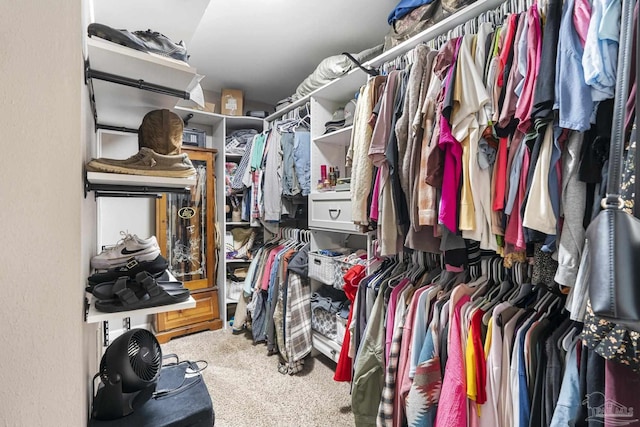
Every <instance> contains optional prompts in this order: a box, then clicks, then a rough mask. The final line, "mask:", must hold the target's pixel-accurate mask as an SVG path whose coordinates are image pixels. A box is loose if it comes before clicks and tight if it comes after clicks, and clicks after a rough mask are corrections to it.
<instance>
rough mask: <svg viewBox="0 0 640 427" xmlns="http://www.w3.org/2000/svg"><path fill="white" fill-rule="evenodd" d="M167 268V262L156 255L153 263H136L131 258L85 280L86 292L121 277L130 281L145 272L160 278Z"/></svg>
mask: <svg viewBox="0 0 640 427" xmlns="http://www.w3.org/2000/svg"><path fill="white" fill-rule="evenodd" d="M167 267H169V264H168V263H167V260H166V259H164V258H163V257H162V255H158V256H157V257H156V259H154V260H153V261H138V260H136V259H135V258H131V259H130V260H129V261H127V263H126V264H125V265H123V266H122V267H115V268H110V269H108V270H107V271H105V272H103V273H95V274H93V275H91V276H89V278H88V279H87V281H88V282H89V286H88V287H87V291H88V292H91V290H92V289H93V287H94V286H95V285H97V284H99V283H105V282H112V281H114V280H116V279H117V278H118V277H121V276H128V277H130V278H132V279H134V278H135V277H136V274H138V273H141V272H144V271H146V272H147V273H149V274H150V275H152V276H154V277H157V276H161V275H162V274H163V273H164V272H165V271H166V270H167Z"/></svg>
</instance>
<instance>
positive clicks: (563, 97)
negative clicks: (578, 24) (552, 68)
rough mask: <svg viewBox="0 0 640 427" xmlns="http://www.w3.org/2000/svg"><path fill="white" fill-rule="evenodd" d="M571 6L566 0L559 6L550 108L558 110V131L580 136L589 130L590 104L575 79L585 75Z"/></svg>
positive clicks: (588, 94) (587, 91)
mask: <svg viewBox="0 0 640 427" xmlns="http://www.w3.org/2000/svg"><path fill="white" fill-rule="evenodd" d="M614 1H615V0H614ZM573 5H574V1H573V0H567V1H566V2H565V3H564V5H563V6H562V21H561V23H560V39H559V43H558V57H557V60H556V90H555V92H556V98H555V102H554V106H553V108H554V109H557V110H559V116H560V118H559V123H558V124H559V126H560V127H561V128H565V129H572V130H577V131H578V132H584V131H586V130H588V129H589V128H590V127H591V123H590V121H591V115H592V112H593V100H592V98H591V87H589V85H588V84H587V83H586V82H585V80H584V79H581V78H577V77H576V76H582V75H585V73H586V69H583V68H582V65H583V63H584V62H585V60H583V52H584V49H583V48H582V45H581V44H580V41H579V40H578V34H577V33H576V30H575V27H574V25H573ZM614 79H615V77H614Z"/></svg>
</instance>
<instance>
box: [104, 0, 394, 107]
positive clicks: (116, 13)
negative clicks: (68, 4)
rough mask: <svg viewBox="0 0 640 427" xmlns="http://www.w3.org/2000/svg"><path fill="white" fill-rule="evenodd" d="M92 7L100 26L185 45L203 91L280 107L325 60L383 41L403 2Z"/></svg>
mask: <svg viewBox="0 0 640 427" xmlns="http://www.w3.org/2000/svg"><path fill="white" fill-rule="evenodd" d="M93 2H94V10H95V17H94V19H95V22H99V23H102V24H105V25H109V26H112V27H114V28H118V29H128V30H130V31H134V30H146V29H152V30H154V31H159V32H160V33H163V34H165V35H166V36H168V37H170V38H171V39H172V40H175V41H179V40H184V41H185V42H186V44H187V50H188V53H189V55H190V59H189V64H190V65H191V66H193V67H195V68H196V69H197V71H198V73H199V74H202V75H205V78H204V79H203V80H202V82H201V85H202V87H203V88H204V89H205V90H209V91H214V92H220V90H221V89H222V88H233V89H242V90H243V91H244V96H245V99H249V100H252V101H258V102H264V103H267V104H271V105H274V104H275V103H276V101H278V100H280V99H282V98H285V97H287V96H289V95H292V94H293V93H294V92H295V90H296V88H297V86H298V85H299V84H300V83H301V82H302V81H303V80H304V79H305V78H306V77H307V76H308V75H309V74H310V73H311V72H312V71H313V70H314V69H315V68H316V66H317V65H318V64H319V63H320V61H321V60H322V59H324V58H326V57H327V56H331V55H337V54H340V53H341V52H345V51H347V52H351V53H356V52H359V51H362V50H364V49H366V48H369V47H373V46H375V45H378V44H380V43H382V42H383V40H384V35H385V34H386V33H387V31H388V29H389V26H388V24H387V16H388V14H389V12H390V11H391V10H392V9H393V7H394V6H395V5H396V4H397V3H398V0H377V1H371V0H348V1H345V0H323V1H320V0H315V1H311V0H306V1H305V0H269V1H266V0H179V1H178V0H93ZM207 3H208V6H207ZM205 8H206V10H205ZM200 17H202V19H201V20H200V24H199V25H198V26H197V27H194V25H193V23H194V22H197V21H198V19H200Z"/></svg>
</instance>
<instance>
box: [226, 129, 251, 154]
mask: <svg viewBox="0 0 640 427" xmlns="http://www.w3.org/2000/svg"><path fill="white" fill-rule="evenodd" d="M257 133H258V131H257V130H255V129H238V130H234V131H233V132H231V134H230V135H229V136H227V139H226V141H225V151H226V153H227V154H231V155H237V156H241V155H243V154H244V152H245V150H246V149H247V143H248V142H249V141H250V140H252V139H253V137H254V136H255V135H256V134H257Z"/></svg>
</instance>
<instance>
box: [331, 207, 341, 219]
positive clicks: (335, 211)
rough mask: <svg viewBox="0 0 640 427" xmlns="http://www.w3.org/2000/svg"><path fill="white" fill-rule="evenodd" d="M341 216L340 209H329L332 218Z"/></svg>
mask: <svg viewBox="0 0 640 427" xmlns="http://www.w3.org/2000/svg"><path fill="white" fill-rule="evenodd" d="M339 216H340V209H329V217H331V219H338V217H339Z"/></svg>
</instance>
